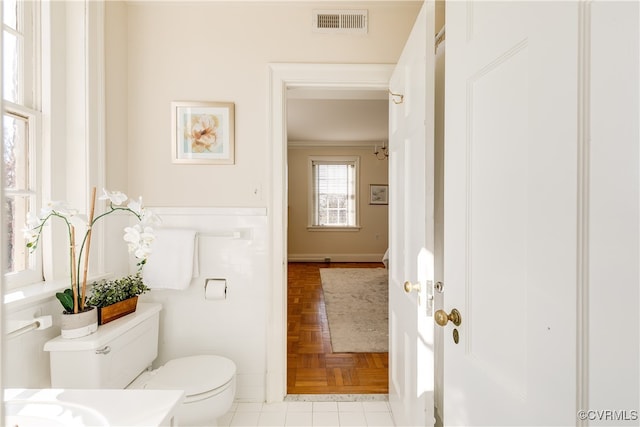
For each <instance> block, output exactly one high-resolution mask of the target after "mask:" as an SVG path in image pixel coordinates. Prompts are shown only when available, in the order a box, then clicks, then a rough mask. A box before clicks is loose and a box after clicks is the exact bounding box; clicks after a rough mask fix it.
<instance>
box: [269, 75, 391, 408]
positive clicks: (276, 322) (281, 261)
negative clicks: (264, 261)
mask: <svg viewBox="0 0 640 427" xmlns="http://www.w3.org/2000/svg"><path fill="white" fill-rule="evenodd" d="M392 69H393V66H391V65H388V64H271V65H270V67H269V71H270V83H271V96H270V99H271V104H270V119H271V120H270V123H273V124H274V126H273V127H272V129H271V134H270V142H271V147H272V150H271V156H272V157H271V166H272V170H271V177H272V181H271V195H272V197H271V199H270V206H269V209H270V210H271V212H272V215H271V216H270V217H271V218H272V223H271V232H272V248H271V249H272V250H271V253H272V263H271V265H272V283H273V287H272V294H271V296H272V305H271V313H270V314H271V316H270V317H271V319H270V320H271V321H270V322H269V329H268V342H269V347H268V350H267V352H268V362H267V363H268V372H269V374H268V377H267V400H268V401H281V400H282V399H283V398H284V396H286V394H287V387H286V385H287V382H286V381H287V352H286V351H287V342H286V337H287V277H288V272H287V267H288V262H287V254H288V251H287V223H288V212H287V211H288V198H287V194H288V193H287V130H286V108H287V101H286V94H287V90H290V89H292V88H300V87H315V88H327V89H335V88H359V89H370V90H384V91H386V90H387V88H388V82H389V78H390V76H391V72H392Z"/></svg>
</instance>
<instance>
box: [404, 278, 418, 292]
mask: <svg viewBox="0 0 640 427" xmlns="http://www.w3.org/2000/svg"><path fill="white" fill-rule="evenodd" d="M404 291H405V292H406V293H411V291H418V292H420V283H411V282H410V281H408V280H407V281H406V282H404Z"/></svg>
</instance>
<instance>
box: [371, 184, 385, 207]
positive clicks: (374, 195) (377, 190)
mask: <svg viewBox="0 0 640 427" xmlns="http://www.w3.org/2000/svg"><path fill="white" fill-rule="evenodd" d="M369 204H370V205H388V204H389V186H388V185H387V184H369Z"/></svg>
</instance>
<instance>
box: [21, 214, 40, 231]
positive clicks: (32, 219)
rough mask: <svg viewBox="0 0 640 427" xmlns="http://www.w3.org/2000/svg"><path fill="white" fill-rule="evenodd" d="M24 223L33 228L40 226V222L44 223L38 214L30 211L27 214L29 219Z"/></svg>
mask: <svg viewBox="0 0 640 427" xmlns="http://www.w3.org/2000/svg"><path fill="white" fill-rule="evenodd" d="M24 224H25V226H26V228H28V229H30V230H33V229H35V228H38V227H40V224H42V220H41V219H40V218H38V217H37V216H36V215H34V214H32V213H29V214H28V215H27V220H26V221H25V223H24Z"/></svg>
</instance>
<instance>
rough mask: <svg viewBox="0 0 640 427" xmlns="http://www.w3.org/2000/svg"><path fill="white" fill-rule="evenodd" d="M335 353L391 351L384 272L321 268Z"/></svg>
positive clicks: (385, 273)
mask: <svg viewBox="0 0 640 427" xmlns="http://www.w3.org/2000/svg"><path fill="white" fill-rule="evenodd" d="M320 277H321V278H322V291H323V292H324V303H325V307H326V310H327V318H328V320H329V330H330V332H331V347H332V348H333V352H334V353H378V352H386V351H389V290H388V289H389V286H388V276H387V270H386V269H384V268H321V269H320Z"/></svg>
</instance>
